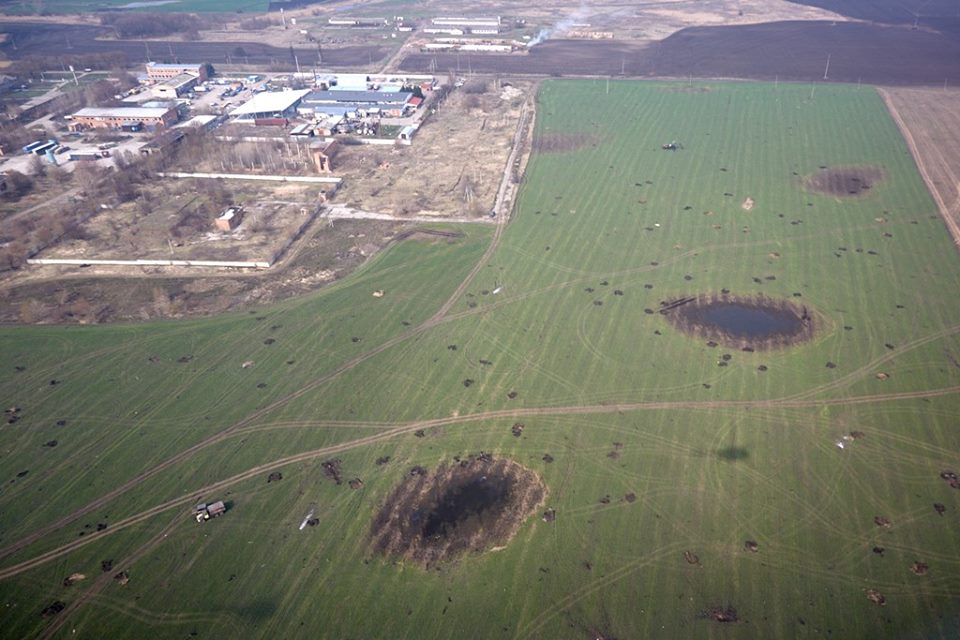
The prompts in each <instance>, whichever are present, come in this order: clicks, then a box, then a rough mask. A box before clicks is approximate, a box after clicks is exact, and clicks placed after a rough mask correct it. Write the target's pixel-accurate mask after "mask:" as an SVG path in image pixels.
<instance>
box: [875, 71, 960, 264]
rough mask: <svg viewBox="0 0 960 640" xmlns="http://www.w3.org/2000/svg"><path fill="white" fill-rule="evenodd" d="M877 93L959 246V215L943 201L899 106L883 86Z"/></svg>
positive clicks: (954, 241)
mask: <svg viewBox="0 0 960 640" xmlns="http://www.w3.org/2000/svg"><path fill="white" fill-rule="evenodd" d="M877 93H879V94H880V97H881V98H883V103H884V104H885V105H886V107H887V111H888V112H889V113H890V117H892V118H893V121H894V122H896V123H897V128H899V129H900V133H901V135H903V140H904V142H906V143H907V147H908V148H909V149H910V155H911V156H913V162H914V164H915V165H917V171H919V172H920V177H921V178H923V182H924V184H926V185H927V191H929V192H930V195H931V196H932V197H933V200H934V202H936V203H937V210H938V211H939V212H940V217H941V218H943V222H944V223H945V224H946V225H947V230H948V231H949V232H950V236H951V237H952V238H953V244H955V245H956V246H957V247H960V223H958V222H957V216H956V215H955V214H954V212H953V211H951V210H950V207H948V206H947V203H946V202H944V201H943V197H942V196H941V195H940V192H939V191H937V188H936V186H935V185H934V184H933V179H932V178H931V177H930V174H929V173H928V172H927V168H926V166H925V165H924V164H923V159H922V158H921V157H920V150H919V149H918V148H917V142H916V140H914V139H913V134H912V133H911V132H910V129H909V128H908V127H907V123H906V122H904V120H903V117H902V116H901V115H900V112H899V111H897V108H896V107H895V106H894V104H893V100H891V99H890V94H889V93H887V90H886V89H883V88H882V87H877Z"/></svg>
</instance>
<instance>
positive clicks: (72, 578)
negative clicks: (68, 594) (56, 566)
mask: <svg viewBox="0 0 960 640" xmlns="http://www.w3.org/2000/svg"><path fill="white" fill-rule="evenodd" d="M86 578H87V576H85V575H83V574H82V573H71V574H70V575H69V576H67V577H66V578H64V579H63V586H65V587H72V586H73V585H74V584H76V583H78V582H80V581H81V580H86Z"/></svg>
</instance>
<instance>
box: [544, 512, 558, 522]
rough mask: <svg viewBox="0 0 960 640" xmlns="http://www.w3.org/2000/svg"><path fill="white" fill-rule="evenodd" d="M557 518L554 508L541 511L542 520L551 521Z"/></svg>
mask: <svg viewBox="0 0 960 640" xmlns="http://www.w3.org/2000/svg"><path fill="white" fill-rule="evenodd" d="M556 519H557V511H556V509H547V510H546V511H544V512H543V521H544V522H553V521H554V520H556Z"/></svg>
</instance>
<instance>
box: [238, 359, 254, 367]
mask: <svg viewBox="0 0 960 640" xmlns="http://www.w3.org/2000/svg"><path fill="white" fill-rule="evenodd" d="M252 366H253V360H245V361H244V362H243V364H241V365H240V368H241V369H249V368H250V367H252Z"/></svg>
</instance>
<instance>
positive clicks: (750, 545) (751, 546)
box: [743, 540, 760, 553]
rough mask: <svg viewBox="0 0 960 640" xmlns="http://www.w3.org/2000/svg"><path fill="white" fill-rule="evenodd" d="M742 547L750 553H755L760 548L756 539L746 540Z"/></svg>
mask: <svg viewBox="0 0 960 640" xmlns="http://www.w3.org/2000/svg"><path fill="white" fill-rule="evenodd" d="M743 548H744V549H746V550H747V551H750V552H751V553H756V552H757V551H759V550H760V545H758V544H757V541H756V540H747V541H746V542H744V543H743Z"/></svg>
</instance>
